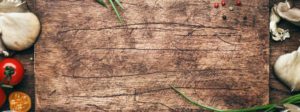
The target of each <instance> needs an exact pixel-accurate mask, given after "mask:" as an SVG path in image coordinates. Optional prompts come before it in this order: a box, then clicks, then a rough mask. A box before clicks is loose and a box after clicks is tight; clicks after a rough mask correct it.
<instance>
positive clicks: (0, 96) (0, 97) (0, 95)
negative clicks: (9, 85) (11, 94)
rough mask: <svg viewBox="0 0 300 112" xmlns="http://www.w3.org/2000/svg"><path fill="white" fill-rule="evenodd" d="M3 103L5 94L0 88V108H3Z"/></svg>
mask: <svg viewBox="0 0 300 112" xmlns="http://www.w3.org/2000/svg"><path fill="white" fill-rule="evenodd" d="M5 101H6V95H5V92H4V91H3V89H2V88H0V107H2V106H3V104H4V103H5Z"/></svg>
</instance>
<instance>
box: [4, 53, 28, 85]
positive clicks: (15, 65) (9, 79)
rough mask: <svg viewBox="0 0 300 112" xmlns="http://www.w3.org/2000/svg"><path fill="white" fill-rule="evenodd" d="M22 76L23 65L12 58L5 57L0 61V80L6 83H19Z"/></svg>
mask: <svg viewBox="0 0 300 112" xmlns="http://www.w3.org/2000/svg"><path fill="white" fill-rule="evenodd" d="M23 77H24V67H23V65H22V64H21V62H20V61H19V60H17V59H14V58H5V59H3V60H2V61H0V81H1V82H3V83H4V84H8V85H12V86H14V85H17V84H19V83H20V82H21V81H22V79H23Z"/></svg>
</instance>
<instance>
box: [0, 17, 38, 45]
mask: <svg viewBox="0 0 300 112" xmlns="http://www.w3.org/2000/svg"><path fill="white" fill-rule="evenodd" d="M0 30H1V33H2V41H3V43H4V45H5V47H6V48H8V49H10V50H15V51H22V50H24V49H27V48H29V47H31V46H32V45H33V43H34V42H35V40H36V38H37V36H38V34H39V32H40V23H39V20H38V18H37V17H36V16H35V15H34V14H33V13H29V12H27V13H2V14H0Z"/></svg>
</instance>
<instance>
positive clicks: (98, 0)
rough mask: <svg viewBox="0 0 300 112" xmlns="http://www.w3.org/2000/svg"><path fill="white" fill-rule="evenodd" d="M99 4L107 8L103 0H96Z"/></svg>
mask: <svg viewBox="0 0 300 112" xmlns="http://www.w3.org/2000/svg"><path fill="white" fill-rule="evenodd" d="M96 1H97V2H98V3H99V4H100V5H102V6H103V7H105V8H107V6H106V4H105V2H104V1H103V0H96Z"/></svg>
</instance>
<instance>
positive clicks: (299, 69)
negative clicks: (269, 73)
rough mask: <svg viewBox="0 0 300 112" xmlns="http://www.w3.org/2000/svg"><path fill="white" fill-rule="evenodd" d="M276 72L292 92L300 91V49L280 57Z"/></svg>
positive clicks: (275, 68) (276, 64)
mask: <svg viewBox="0 0 300 112" xmlns="http://www.w3.org/2000/svg"><path fill="white" fill-rule="evenodd" d="M274 70H275V73H276V75H277V76H278V78H280V79H281V80H282V81H283V82H284V83H285V84H286V85H288V86H289V87H290V88H291V90H292V91H299V90H300V47H299V48H298V50H297V51H294V52H292V53H288V54H285V55H282V56H280V57H279V58H278V59H277V61H276V62H275V65H274Z"/></svg>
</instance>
